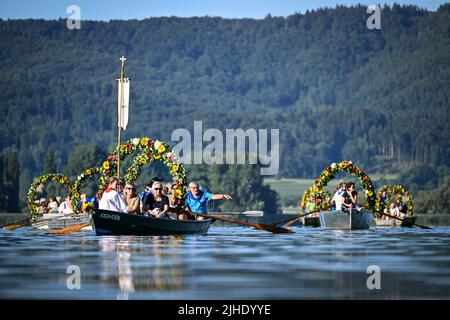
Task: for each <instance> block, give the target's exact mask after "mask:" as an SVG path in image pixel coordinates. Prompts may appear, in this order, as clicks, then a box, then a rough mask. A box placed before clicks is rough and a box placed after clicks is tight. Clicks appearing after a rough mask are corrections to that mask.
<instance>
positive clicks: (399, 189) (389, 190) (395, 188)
mask: <svg viewBox="0 0 450 320" xmlns="http://www.w3.org/2000/svg"><path fill="white" fill-rule="evenodd" d="M383 191H386V196H387V197H386V205H387V204H389V203H391V199H392V196H393V195H394V194H397V201H396V204H397V206H398V205H400V203H401V202H402V199H403V195H404V196H405V197H406V199H407V200H408V210H407V212H406V215H407V216H410V217H411V216H412V215H413V214H414V206H413V196H412V195H411V194H410V193H409V192H408V190H406V188H405V187H404V186H402V185H401V184H398V185H384V186H382V187H381V188H380V189H378V192H377V198H376V204H375V212H376V214H377V216H378V217H381V216H382V215H383V210H382V202H383V199H382V198H381V196H382V194H383Z"/></svg>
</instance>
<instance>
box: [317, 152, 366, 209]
mask: <svg viewBox="0 0 450 320" xmlns="http://www.w3.org/2000/svg"><path fill="white" fill-rule="evenodd" d="M342 171H344V172H347V173H349V174H351V175H352V176H355V177H357V178H358V179H359V181H360V183H361V186H362V187H363V189H364V193H365V195H366V198H367V205H368V207H369V208H371V209H372V208H374V207H375V193H374V190H373V184H372V181H371V180H370V178H369V176H368V175H367V174H366V173H365V172H364V171H363V170H362V169H360V168H358V167H357V166H355V165H354V164H353V163H352V162H351V161H341V162H338V163H332V164H331V165H330V166H329V167H328V168H326V169H325V170H323V171H322V173H321V174H320V175H319V177H318V178H317V179H316V180H315V183H314V185H313V186H312V192H313V197H314V199H318V201H319V203H322V204H325V203H326V204H327V205H329V204H328V203H327V196H326V192H324V190H326V189H325V187H326V185H327V184H328V182H330V181H331V180H332V179H334V178H335V176H336V174H338V173H340V172H342Z"/></svg>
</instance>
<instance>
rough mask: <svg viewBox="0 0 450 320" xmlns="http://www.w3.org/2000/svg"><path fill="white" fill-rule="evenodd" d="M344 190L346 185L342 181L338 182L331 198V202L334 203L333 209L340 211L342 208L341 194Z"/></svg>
mask: <svg viewBox="0 0 450 320" xmlns="http://www.w3.org/2000/svg"><path fill="white" fill-rule="evenodd" d="M345 191H346V185H345V183H344V182H341V183H339V186H338V188H337V189H336V192H335V193H334V195H333V198H332V199H331V203H332V204H334V207H333V210H337V211H340V210H342V199H343V197H342V195H343V194H344V192H345Z"/></svg>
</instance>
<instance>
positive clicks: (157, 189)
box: [153, 188, 161, 190]
mask: <svg viewBox="0 0 450 320" xmlns="http://www.w3.org/2000/svg"><path fill="white" fill-rule="evenodd" d="M153 190H161V188H154V189H153Z"/></svg>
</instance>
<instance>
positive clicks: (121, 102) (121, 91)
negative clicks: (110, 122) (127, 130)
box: [117, 56, 127, 180]
mask: <svg viewBox="0 0 450 320" xmlns="http://www.w3.org/2000/svg"><path fill="white" fill-rule="evenodd" d="M125 60H127V58H125V56H122V57H121V58H120V61H121V62H122V66H121V68H120V80H119V81H120V89H119V90H120V98H119V101H120V102H119V122H118V127H119V133H118V138H117V179H119V180H120V134H121V131H122V108H123V81H124V78H123V73H124V72H123V70H124V65H125Z"/></svg>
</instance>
